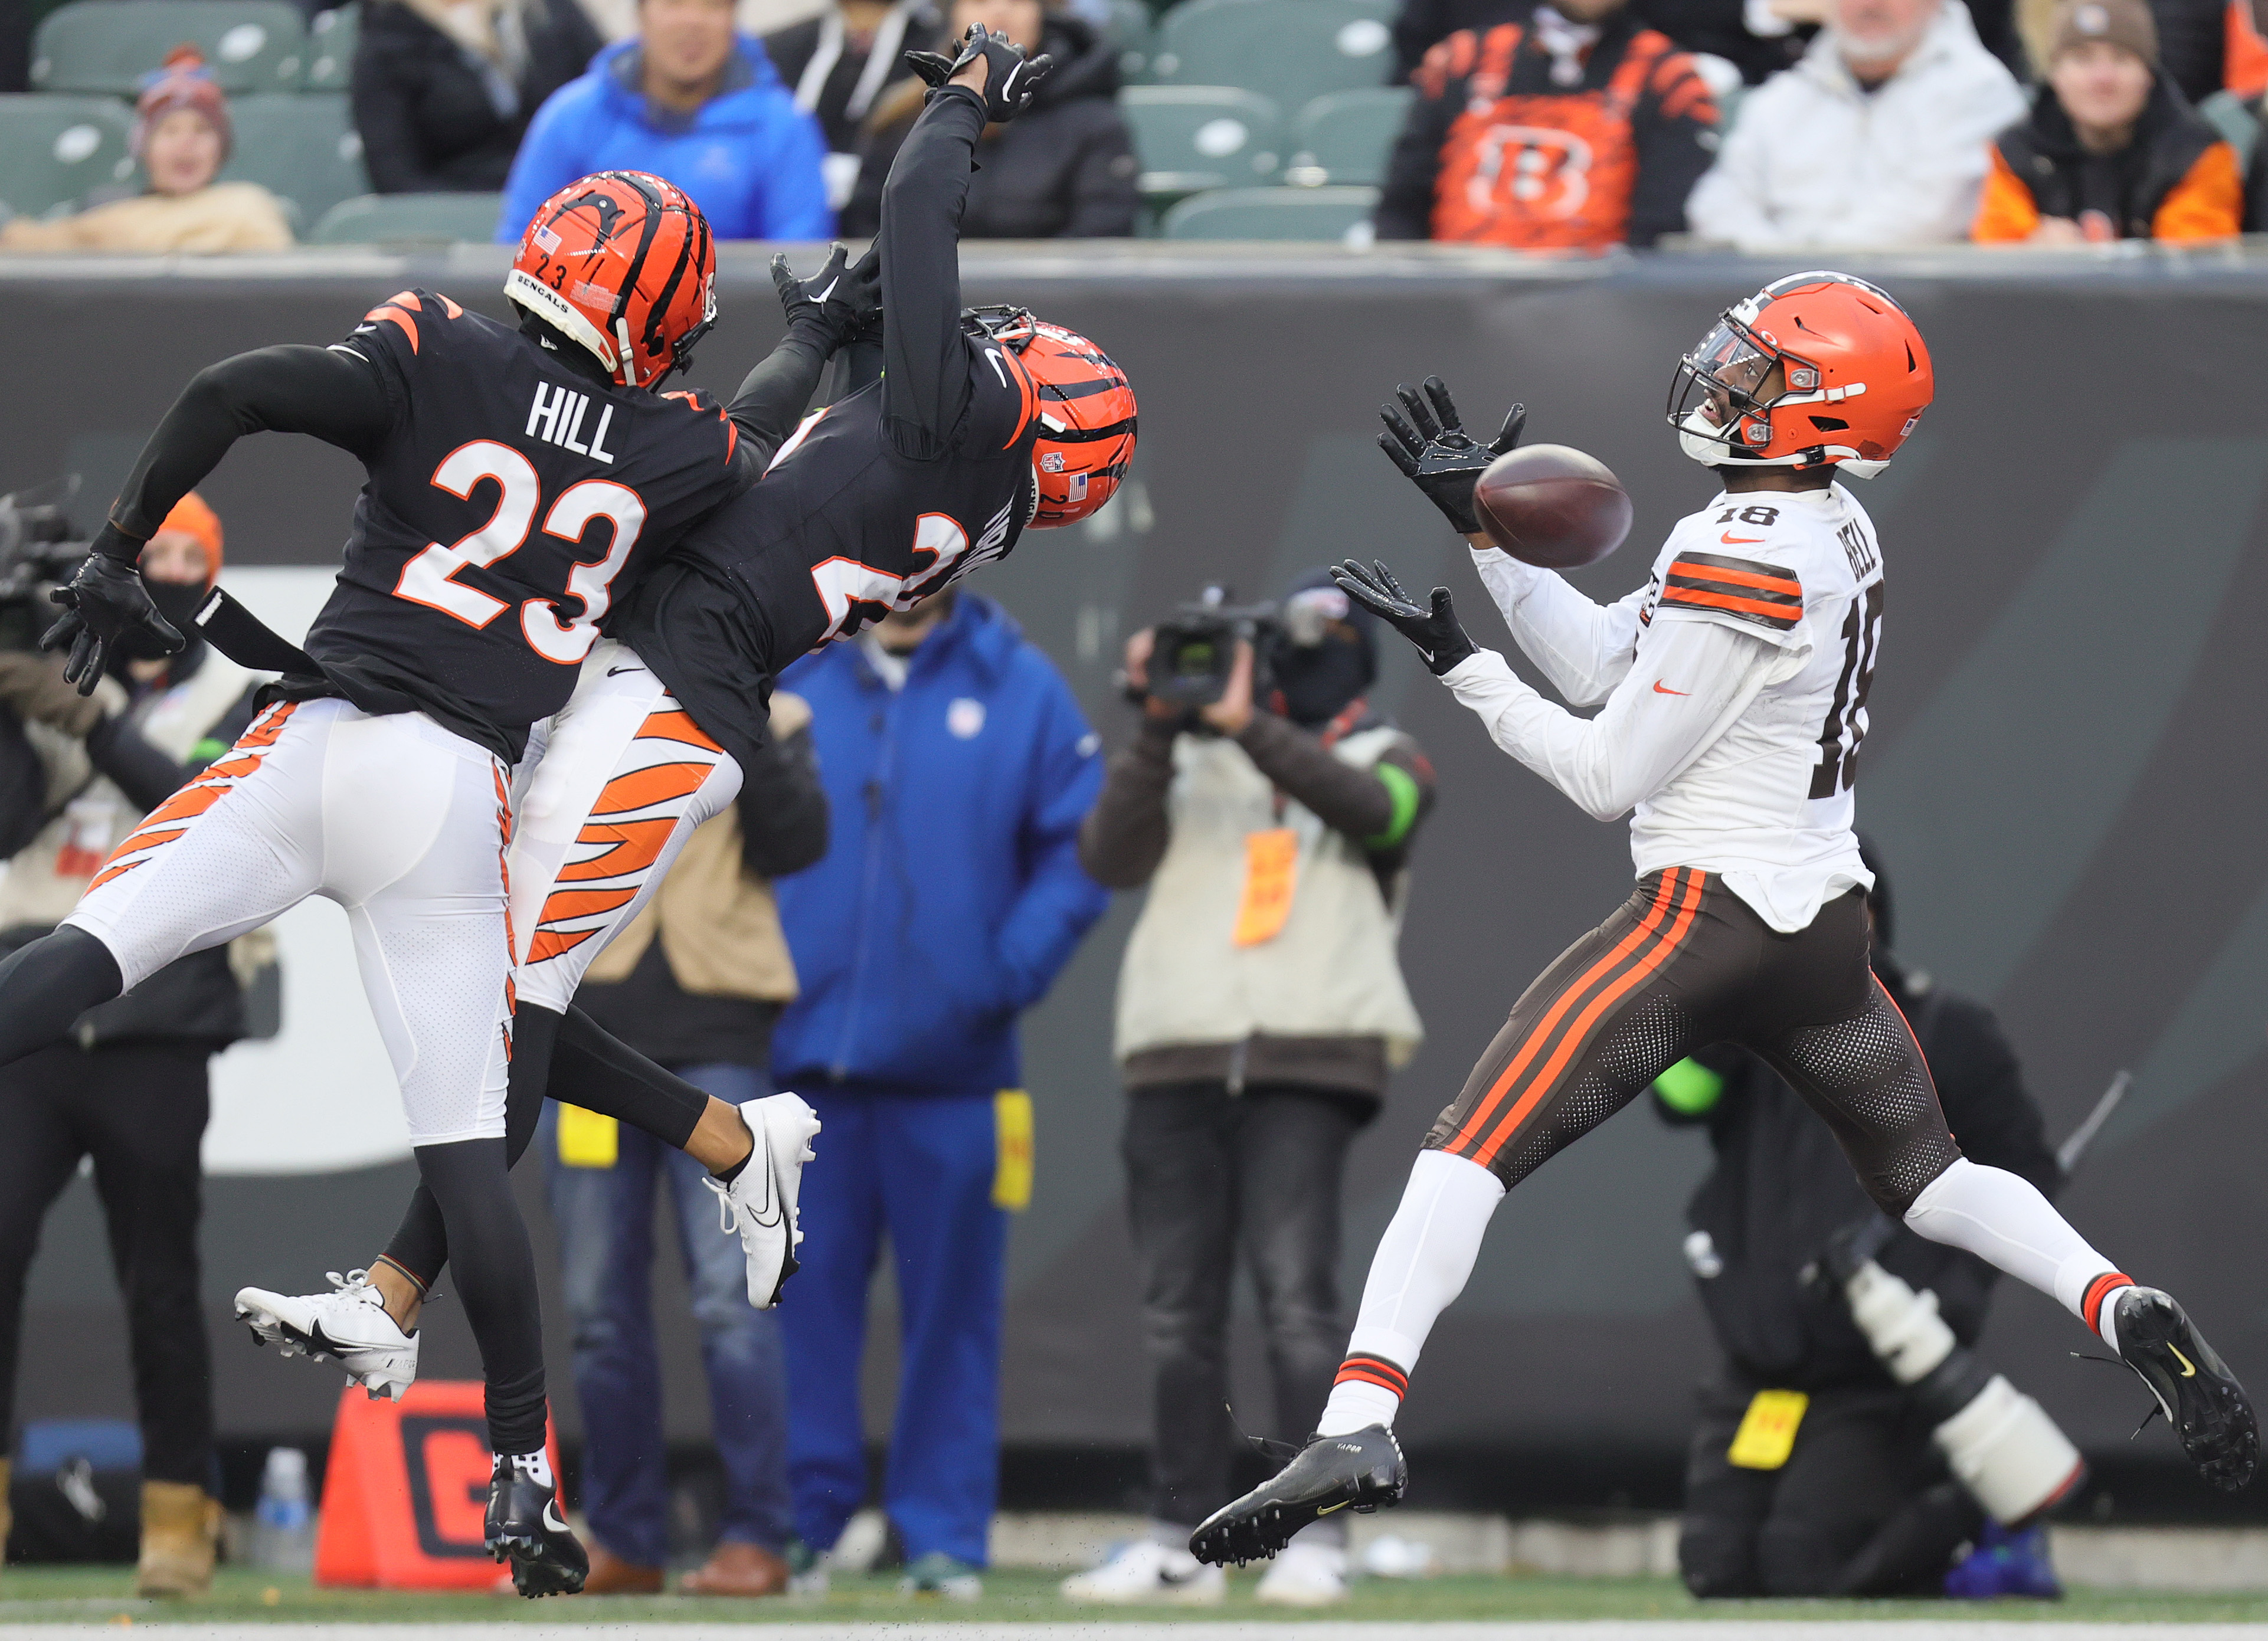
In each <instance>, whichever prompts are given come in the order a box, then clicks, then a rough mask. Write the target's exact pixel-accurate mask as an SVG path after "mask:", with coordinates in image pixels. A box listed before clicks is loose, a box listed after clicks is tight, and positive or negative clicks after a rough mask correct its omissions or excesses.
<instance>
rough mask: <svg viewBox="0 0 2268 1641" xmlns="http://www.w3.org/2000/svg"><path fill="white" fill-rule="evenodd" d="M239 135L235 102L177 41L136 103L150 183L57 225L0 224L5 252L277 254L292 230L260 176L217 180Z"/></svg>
mask: <svg viewBox="0 0 2268 1641" xmlns="http://www.w3.org/2000/svg"><path fill="white" fill-rule="evenodd" d="M233 136H234V133H233V131H232V129H231V126H230V123H229V117H228V99H227V98H226V97H225V96H224V95H223V94H222V92H221V89H220V87H219V86H218V85H216V84H214V82H213V78H212V76H211V75H210V74H209V73H207V72H206V70H205V64H204V58H203V56H202V55H199V54H198V52H197V49H196V48H195V47H194V46H176V47H175V48H173V50H172V51H171V52H170V53H168V54H167V55H166V66H165V68H164V69H163V70H160V71H159V72H158V73H157V74H156V75H154V76H152V77H151V81H150V84H149V85H147V86H146V87H145V88H144V91H143V92H142V98H141V100H140V101H139V102H138V103H136V105H135V109H134V134H133V137H132V139H131V143H132V147H133V151H134V157H135V158H136V159H138V160H140V161H141V162H142V169H143V173H144V175H146V176H147V177H148V179H149V187H148V188H147V189H146V190H145V191H144V193H142V194H140V195H136V196H135V197H133V198H131V199H122V200H114V201H112V202H109V203H107V204H101V205H97V206H95V207H94V208H93V209H92V210H83V211H80V212H78V213H77V215H76V216H70V217H60V218H57V219H56V220H54V221H51V222H39V221H33V220H32V219H31V218H28V217H17V218H15V219H14V220H13V221H11V222H9V223H7V224H4V225H0V250H9V251H125V252H138V253H140V254H144V255H158V254H166V253H172V252H189V253H195V254H210V253H214V252H222V251H280V250H283V249H284V248H286V247H289V246H290V245H291V226H290V224H288V223H286V222H285V220H284V210H283V207H282V206H281V205H280V204H279V203H278V202H277V201H276V196H275V195H273V194H270V193H269V191H268V190H267V189H266V188H261V186H260V185H259V184H258V183H256V182H216V181H215V180H214V179H215V178H216V177H217V176H218V175H219V174H220V168H221V167H222V166H224V165H225V164H227V163H228V153H229V146H230V143H231V141H232V137H233Z"/></svg>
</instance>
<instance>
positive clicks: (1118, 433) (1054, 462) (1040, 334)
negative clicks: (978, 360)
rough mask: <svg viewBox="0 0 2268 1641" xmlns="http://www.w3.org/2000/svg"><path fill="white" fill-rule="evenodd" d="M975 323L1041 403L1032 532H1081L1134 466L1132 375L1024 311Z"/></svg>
mask: <svg viewBox="0 0 2268 1641" xmlns="http://www.w3.org/2000/svg"><path fill="white" fill-rule="evenodd" d="M968 318H969V320H971V321H972V322H973V323H975V324H976V327H978V328H979V329H981V330H982V331H983V333H984V334H985V335H988V336H990V338H991V339H992V340H993V341H995V342H998V343H999V344H1000V347H1001V350H1002V351H1003V352H1005V354H1006V355H1007V356H1008V357H1010V358H1011V359H1013V360H1014V361H1015V362H1016V364H1018V365H1019V366H1020V367H1021V370H1022V372H1023V375H1024V378H1025V379H1026V380H1027V382H1028V383H1029V384H1030V388H1031V392H1032V394H1033V396H1034V398H1035V401H1036V404H1035V414H1036V415H1037V416H1038V417H1039V423H1040V437H1039V440H1038V442H1037V443H1036V444H1035V445H1033V446H1032V468H1033V472H1034V475H1035V477H1036V478H1037V480H1038V488H1037V490H1036V493H1035V501H1034V505H1033V511H1032V518H1031V524H1030V527H1031V528H1033V529H1035V530H1048V529H1052V528H1054V527H1055V526H1057V525H1065V524H1076V523H1077V522H1078V521H1079V520H1080V519H1084V518H1086V517H1087V516H1088V515H1090V514H1092V513H1094V512H1098V511H1101V507H1102V504H1103V503H1105V502H1107V501H1108V500H1109V499H1110V498H1111V497H1112V496H1114V495H1116V493H1117V490H1118V486H1119V482H1120V481H1122V480H1123V479H1124V478H1125V476H1126V468H1127V465H1128V464H1129V463H1130V462H1131V461H1132V460H1134V430H1135V413H1134V389H1133V387H1132V386H1130V385H1129V384H1128V382H1127V380H1126V372H1123V371H1122V370H1120V369H1119V368H1118V367H1117V366H1116V364H1112V363H1111V362H1110V360H1109V358H1108V356H1106V355H1105V354H1104V353H1103V351H1102V350H1101V349H1100V348H1098V347H1096V346H1095V345H1094V343H1093V342H1089V341H1088V340H1087V339H1086V337H1084V336H1082V335H1079V333H1078V332H1077V331H1075V330H1065V329H1064V327H1062V326H1060V325H1050V324H1049V323H1047V322H1046V321H1045V320H1037V319H1034V318H1033V317H1032V316H1031V314H1030V313H1027V312H1026V311H1025V310H1024V309H1022V308H1017V307H986V308H974V309H971V310H970V312H969V314H968Z"/></svg>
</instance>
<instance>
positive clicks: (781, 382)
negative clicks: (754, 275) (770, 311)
mask: <svg viewBox="0 0 2268 1641" xmlns="http://www.w3.org/2000/svg"><path fill="white" fill-rule="evenodd" d="M880 268H881V259H880V251H879V248H878V247H877V248H870V249H869V250H868V251H867V253H866V254H865V255H864V256H862V257H860V258H859V259H858V263H857V264H856V265H855V266H853V265H851V261H850V253H849V252H848V251H846V250H844V249H843V247H841V246H839V245H837V246H836V247H833V248H832V251H831V254H829V255H828V259H827V261H826V263H825V264H824V265H823V266H822V267H821V269H820V270H819V271H818V272H817V273H815V274H814V275H812V276H811V277H810V278H808V279H799V278H797V277H796V276H795V273H794V271H793V270H792V269H790V268H789V267H788V265H787V258H786V257H784V256H775V257H773V258H772V284H773V287H774V288H775V289H776V290H777V291H778V292H779V299H780V306H781V307H782V308H784V309H785V310H786V313H787V335H785V336H784V337H783V338H781V340H780V344H779V346H778V347H777V348H774V349H773V350H771V352H770V354H768V355H767V356H766V357H764V358H763V359H762V361H760V362H759V363H758V364H757V365H756V367H755V369H754V370H752V371H750V372H748V374H747V378H746V379H744V380H742V382H741V383H740V392H739V393H737V394H734V395H733V402H732V404H731V405H730V406H729V407H727V408H726V410H725V414H726V415H727V416H731V417H732V419H733V425H734V426H736V427H738V428H739V429H740V445H739V448H738V449H737V450H736V451H735V452H734V460H736V461H740V462H745V463H746V464H747V472H748V476H749V477H751V478H754V477H755V476H756V475H760V474H762V472H763V470H764V469H765V468H766V467H770V465H771V460H772V457H773V455H774V454H775V453H777V451H778V449H779V447H780V446H781V445H784V444H785V443H786V442H787V440H788V437H789V435H791V434H792V433H793V432H794V431H795V427H796V423H798V422H799V421H801V420H802V419H803V414H804V412H805V411H806V409H807V408H810V405H811V396H812V394H814V393H816V392H818V391H819V379H820V377H821V375H822V374H823V373H824V372H825V371H826V369H827V362H828V359H830V358H831V357H834V355H835V352H836V350H837V349H839V348H841V347H842V346H843V344H844V343H845V342H848V341H849V340H850V339H851V337H852V336H853V335H857V334H858V332H859V331H860V330H862V329H864V328H865V327H867V326H869V325H879V324H880V322H881V304H882V296H881V291H882V287H881V276H880Z"/></svg>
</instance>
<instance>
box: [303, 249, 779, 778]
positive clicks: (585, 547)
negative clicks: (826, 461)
mask: <svg viewBox="0 0 2268 1641" xmlns="http://www.w3.org/2000/svg"><path fill="white" fill-rule="evenodd" d="M335 350H337V351H342V352H349V353H352V354H354V355H356V356H357V357H361V358H363V359H365V360H367V361H369V363H370V364H371V365H372V368H373V369H374V370H376V372H378V375H379V379H380V381H381V382H382V384H383V385H384V386H385V388H386V392H387V401H388V408H389V411H390V413H391V415H390V420H389V423H388V425H387V430H386V432H385V433H384V434H383V435H382V436H381V437H380V438H379V440H378V441H377V442H376V444H375V445H372V447H371V448H369V449H366V450H363V451H358V452H357V455H359V456H361V458H362V460H363V462H364V465H365V467H367V468H368V470H369V475H370V477H369V482H367V483H366V484H365V486H364V487H363V492H362V497H361V499H360V500H359V501H358V502H357V504H356V507H355V518H354V528H353V533H352V534H351V535H350V537H349V538H348V541H347V545H346V551H345V563H344V564H343V565H342V568H341V570H340V571H339V580H338V586H337V589H336V590H335V592H333V594H332V596H331V598H330V600H329V601H328V603H327V604H325V606H324V607H323V611H322V614H320V615H319V616H318V617H317V618H316V621H315V623H314V626H313V629H311V630H310V631H309V633H308V637H307V646H306V647H307V651H308V653H309V654H310V655H312V656H313V657H314V659H316V660H317V661H319V662H320V663H321V665H322V666H323V669H324V671H325V673H328V674H329V675H330V676H331V677H332V678H333V679H334V680H335V681H337V682H338V683H339V684H340V686H341V687H342V688H344V689H345V690H346V691H347V693H348V694H349V695H350V696H351V697H352V698H353V699H354V700H355V701H356V702H357V704H359V705H362V706H364V707H365V710H421V711H423V712H426V713H428V714H429V715H430V716H431V717H434V718H435V719H437V720H438V721H439V722H440V723H442V724H444V725H446V726H448V727H449V728H451V729H453V730H455V731H456V732H459V733H460V734H463V735H465V736H468V738H470V739H471V740H475V741H477V742H479V743H480V744H481V745H482V746H484V747H490V749H491V750H494V751H496V752H497V753H498V754H500V755H502V756H504V757H505V758H506V759H508V760H513V761H516V760H517V759H518V758H519V754H520V753H521V751H522V750H523V748H524V747H525V746H526V743H527V726H528V725H530V724H532V723H533V722H534V721H535V720H536V719H538V718H541V717H548V716H549V715H550V714H552V713H554V712H556V711H557V710H559V709H560V708H561V707H562V706H563V705H564V704H565V703H566V701H567V697H568V695H569V694H570V692H571V691H572V689H573V688H574V686H575V679H576V674H577V669H578V666H579V665H580V663H581V661H582V659H583V658H584V656H585V654H587V653H588V652H589V651H590V648H591V645H592V644H593V642H594V641H595V639H596V637H597V636H598V622H600V620H601V619H602V618H603V617H604V616H605V614H606V613H607V611H608V607H609V606H610V605H611V604H612V603H613V602H614V600H615V598H616V597H617V596H619V595H620V594H621V593H622V592H625V591H627V589H628V586H629V585H630V582H629V581H627V580H625V579H624V578H625V577H626V576H629V577H630V578H633V579H634V578H635V577H636V575H637V574H638V573H641V572H642V571H643V570H644V568H645V566H646V562H647V559H648V558H649V557H650V556H651V554H650V552H647V551H641V548H649V547H650V546H651V545H652V544H654V543H660V544H665V545H666V543H667V542H668V541H671V540H673V539H674V537H675V536H676V535H677V534H678V533H679V532H680V531H681V530H682V529H683V527H684V526H685V525H686V524H687V523H688V522H689V521H690V520H691V519H694V518H696V517H698V516H699V515H700V514H701V513H703V512H704V511H707V510H709V509H710V508H711V507H714V506H715V505H716V504H718V503H719V502H720V501H723V500H724V499H725V497H727V496H729V495H730V494H731V491H732V489H733V485H734V482H735V481H734V479H733V462H732V457H733V449H734V446H735V445H736V443H737V441H738V438H739V434H738V430H736V429H735V427H734V426H733V423H732V422H731V421H730V420H728V419H727V418H726V416H725V413H724V411H723V410H722V409H720V408H718V407H717V406H715V405H713V404H711V403H709V402H708V401H705V400H703V399H702V398H700V397H698V396H696V395H695V394H653V393H651V392H648V391H647V390H645V389H644V388H637V387H629V386H622V385H621V384H619V383H611V382H607V381H602V380H600V379H596V378H595V377H594V376H593V375H592V374H590V373H586V372H581V371H578V370H577V369H576V368H575V367H574V366H572V365H571V364H568V363H567V362H566V361H565V360H564V359H563V358H561V357H558V356H556V355H554V354H551V353H549V352H547V351H546V350H544V349H542V348H541V347H540V346H539V345H538V344H536V343H535V342H533V341H531V340H530V339H529V338H528V337H527V336H526V335H522V334H521V333H520V332H518V331H515V330H512V329H510V328H508V327H505V326H504V325H501V324H498V323H497V322H496V321H495V320H490V319H486V318H483V317H482V316H481V315H480V314H477V313H466V312H465V311H464V310H463V309H461V308H460V307H459V306H458V305H456V304H455V303H454V302H452V301H450V300H449V298H446V297H443V296H436V295H433V294H431V293H430V292H428V291H404V292H402V293H401V295H399V296H397V297H394V298H390V299H389V300H388V301H387V302H386V303H384V304H383V305H380V306H379V307H377V308H374V309H372V312H371V313H370V314H369V315H368V317H367V318H366V319H365V320H364V322H363V323H362V324H361V325H359V326H357V327H356V328H355V331H354V334H353V335H351V336H350V337H349V338H348V339H347V340H346V341H344V342H340V343H337V344H335ZM389 697H392V698H394V700H393V701H391V702H390V701H389Z"/></svg>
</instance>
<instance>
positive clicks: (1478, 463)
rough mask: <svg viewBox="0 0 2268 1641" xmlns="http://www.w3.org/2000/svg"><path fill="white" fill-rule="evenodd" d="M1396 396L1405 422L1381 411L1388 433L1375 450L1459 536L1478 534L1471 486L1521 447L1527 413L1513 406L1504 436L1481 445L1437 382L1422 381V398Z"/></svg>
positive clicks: (1402, 391)
mask: <svg viewBox="0 0 2268 1641" xmlns="http://www.w3.org/2000/svg"><path fill="white" fill-rule="evenodd" d="M1394 393H1395V397H1396V398H1398V399H1400V400H1401V401H1402V402H1403V405H1404V406H1405V407H1407V408H1408V409H1409V412H1410V414H1409V415H1408V416H1404V415H1403V413H1402V412H1401V411H1400V410H1397V409H1395V408H1394V407H1393V406H1392V405H1381V406H1380V407H1379V410H1378V414H1379V418H1380V420H1381V421H1383V422H1384V423H1386V431H1384V432H1383V433H1381V434H1380V435H1379V436H1378V447H1379V448H1380V449H1381V450H1382V451H1384V452H1385V453H1387V455H1388V458H1389V459H1391V460H1392V461H1393V463H1394V465H1395V467H1399V468H1401V469H1402V472H1403V476H1405V477H1406V478H1408V479H1409V481H1410V482H1411V483H1412V484H1415V485H1416V486H1417V487H1418V489H1421V490H1423V491H1425V499H1426V500H1427V501H1429V502H1431V503H1432V504H1433V505H1434V506H1436V507H1438V508H1440V510H1441V516H1442V517H1443V518H1445V519H1447V520H1448V521H1449V523H1450V524H1451V525H1452V526H1454V528H1455V530H1456V532H1457V534H1459V535H1473V534H1477V533H1478V532H1479V530H1480V527H1481V521H1480V520H1479V519H1477V518H1476V517H1475V516H1474V514H1473V486H1474V485H1475V484H1476V483H1477V482H1479V480H1480V476H1481V475H1482V474H1483V473H1484V472H1486V471H1487V469H1488V465H1489V463H1491V461H1494V460H1496V459H1497V458H1498V457H1499V456H1501V455H1502V454H1504V453H1505V452H1506V451H1507V450H1511V449H1513V447H1514V446H1516V445H1518V444H1519V443H1520V434H1521V429H1522V428H1524V427H1526V426H1527V425H1528V407H1527V406H1526V405H1514V406H1513V408H1511V409H1510V410H1509V411H1507V412H1506V414H1505V418H1504V427H1503V428H1502V430H1499V432H1498V434H1497V436H1496V438H1494V439H1492V440H1491V441H1490V442H1489V443H1488V444H1485V445H1484V444H1482V443H1481V442H1480V441H1479V440H1477V439H1476V438H1474V437H1473V436H1472V435H1471V434H1469V433H1468V432H1466V431H1465V429H1464V423H1462V422H1460V421H1459V420H1458V419H1457V407H1456V405H1455V404H1454V403H1453V402H1452V401H1451V400H1450V398H1449V385H1448V384H1447V382H1445V381H1443V380H1442V379H1440V377H1438V376H1429V377H1427V378H1426V379H1425V396H1424V397H1422V398H1421V397H1420V396H1419V395H1418V394H1415V393H1413V392H1411V391H1410V389H1409V388H1407V387H1396V388H1395V390H1394ZM1428 399H1430V400H1431V401H1432V403H1431V404H1428V403H1427V402H1426V401H1427V400H1428Z"/></svg>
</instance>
